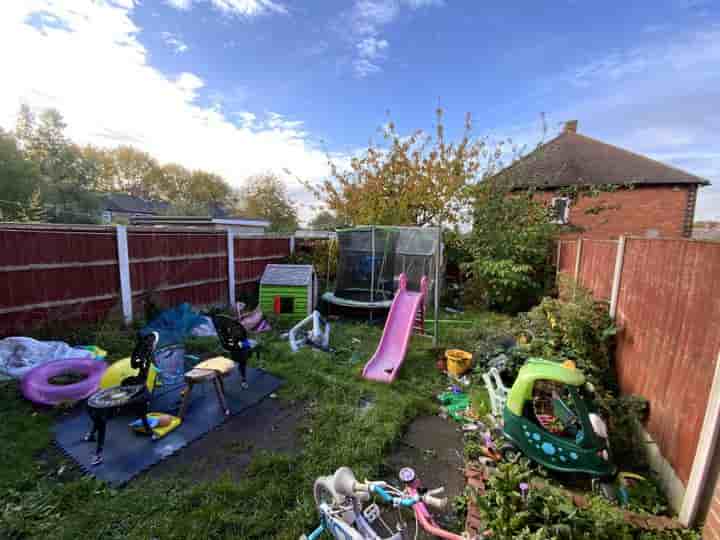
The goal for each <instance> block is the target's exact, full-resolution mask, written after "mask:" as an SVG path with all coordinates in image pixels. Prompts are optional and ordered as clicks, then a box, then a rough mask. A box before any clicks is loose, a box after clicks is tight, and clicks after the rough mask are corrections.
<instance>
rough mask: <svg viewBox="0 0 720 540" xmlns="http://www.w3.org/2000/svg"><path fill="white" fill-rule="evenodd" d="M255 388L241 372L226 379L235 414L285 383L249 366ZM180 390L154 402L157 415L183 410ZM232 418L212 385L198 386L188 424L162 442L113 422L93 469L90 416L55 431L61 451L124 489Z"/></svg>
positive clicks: (123, 418) (126, 421)
mask: <svg viewBox="0 0 720 540" xmlns="http://www.w3.org/2000/svg"><path fill="white" fill-rule="evenodd" d="M247 377H248V384H249V385H250V388H248V389H247V390H243V389H242V388H240V377H239V375H238V373H237V371H234V372H233V373H232V375H230V376H229V377H228V378H226V379H225V381H224V382H225V397H226V399H227V404H228V407H229V408H230V414H231V415H235V414H237V413H240V412H242V411H244V410H245V409H247V408H248V407H251V406H253V405H255V404H256V403H259V402H260V401H262V400H263V399H264V398H266V397H267V396H269V395H270V394H271V393H273V392H275V391H276V390H277V389H278V388H280V386H282V384H283V381H282V380H281V379H278V378H277V377H274V376H273V375H270V374H269V373H267V372H265V371H263V370H261V369H254V368H248V371H247ZM181 390H182V387H179V388H177V389H175V390H173V391H170V392H166V393H164V394H162V395H161V396H159V397H157V398H156V399H154V400H153V403H152V406H151V407H150V410H151V411H153V412H167V413H171V414H173V413H177V411H178V409H179V406H180V400H181V396H180V391H181ZM226 418H227V417H226V416H225V415H224V414H223V413H222V411H221V409H220V404H219V403H218V399H217V396H216V394H215V389H214V388H213V386H212V384H211V383H210V384H204V385H197V386H196V387H195V388H194V389H193V392H192V394H191V401H190V405H189V407H188V410H187V412H186V414H185V420H184V421H183V423H182V425H180V427H178V428H177V429H175V430H174V431H172V432H170V433H169V434H168V435H166V436H165V437H163V438H162V439H160V440H158V441H152V440H151V438H150V437H148V436H146V435H139V434H137V433H135V432H133V431H132V430H131V429H130V428H129V427H128V424H129V423H130V422H131V421H132V420H134V419H133V418H131V417H127V416H119V417H116V418H113V419H112V420H110V421H109V422H108V426H107V438H106V440H105V449H104V451H103V458H104V461H103V463H102V464H101V465H98V466H95V467H93V466H91V465H90V461H91V459H92V456H93V453H94V451H95V443H93V442H85V441H83V436H84V435H85V434H86V433H87V432H88V431H89V429H90V425H91V421H90V418H89V417H88V415H87V414H80V415H78V416H75V417H72V418H67V419H65V420H62V421H60V422H58V423H57V424H56V425H55V427H54V432H55V441H56V443H57V445H58V446H59V447H60V449H61V450H62V451H63V453H65V454H66V455H67V456H68V457H70V458H71V459H72V460H73V461H75V462H76V463H77V464H78V465H79V466H80V468H81V469H82V470H83V471H85V472H86V473H87V474H90V475H92V476H94V477H95V478H98V479H99V480H103V481H105V482H107V483H109V484H110V485H112V486H116V487H117V486H122V485H124V484H126V483H127V482H129V481H130V480H131V479H132V478H134V477H135V476H137V475H138V474H140V473H141V472H142V471H144V470H145V469H148V468H150V467H152V466H153V465H155V464H157V463H159V462H160V461H162V460H163V459H165V458H167V457H168V456H171V455H173V454H174V453H175V452H177V451H178V450H180V449H181V448H183V447H184V446H186V445H188V444H190V443H191V442H193V441H195V440H197V439H199V438H201V437H203V436H204V435H205V434H207V433H208V432H209V431H210V430H211V429H214V428H216V427H217V426H219V425H220V424H222V423H223V422H224V421H225V419H226Z"/></svg>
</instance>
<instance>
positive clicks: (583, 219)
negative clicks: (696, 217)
mask: <svg viewBox="0 0 720 540" xmlns="http://www.w3.org/2000/svg"><path fill="white" fill-rule="evenodd" d="M694 188H695V186H672V187H670V186H668V187H664V186H649V187H636V188H635V189H621V190H618V191H615V192H607V193H601V194H600V195H599V196H598V197H580V199H579V200H578V201H577V203H576V204H573V205H572V206H571V207H570V215H569V221H570V224H571V225H575V226H578V227H582V228H583V229H585V230H584V232H583V233H582V236H584V237H596V238H605V239H607V238H618V237H619V236H620V235H622V234H625V235H635V236H648V237H655V236H660V237H664V238H680V237H683V236H689V230H688V222H690V223H692V216H690V219H689V220H688V217H687V216H688V207H689V205H691V206H692V209H691V210H690V212H694V197H693V195H694ZM556 196H557V194H555V193H553V192H543V193H540V194H538V195H537V197H539V198H540V199H542V200H545V201H548V202H549V201H550V199H552V198H553V197H556ZM600 207H602V208H605V209H604V210H602V211H601V212H599V213H597V214H593V213H588V212H587V210H589V209H593V208H600Z"/></svg>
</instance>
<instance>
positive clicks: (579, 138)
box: [496, 121, 710, 238]
mask: <svg viewBox="0 0 720 540" xmlns="http://www.w3.org/2000/svg"><path fill="white" fill-rule="evenodd" d="M577 125H578V123H577V121H570V122H566V124H565V128H564V129H563V131H562V133H560V135H558V136H557V137H555V138H554V139H552V140H551V141H548V142H547V143H545V144H543V145H541V146H540V147H538V148H537V149H536V150H535V151H533V152H531V153H530V154H528V155H527V156H525V157H523V158H522V159H519V160H518V161H516V162H515V163H513V164H512V165H511V166H510V167H508V168H506V169H504V170H503V171H501V172H500V173H498V175H496V178H498V179H500V180H501V181H503V182H508V183H510V184H511V185H512V186H513V188H514V189H518V190H520V189H527V188H534V189H536V190H537V193H536V195H535V196H536V197H538V198H540V199H542V200H544V201H547V202H548V204H549V205H551V206H552V207H553V210H554V214H555V215H556V216H557V221H558V222H559V223H561V224H563V225H564V226H566V227H564V229H565V232H566V233H567V235H577V234H582V235H583V236H589V237H593V236H594V237H601V238H617V237H619V236H620V235H622V234H627V235H635V236H645V237H650V238H652V237H669V238H673V237H676V238H677V237H690V236H691V235H692V227H693V221H694V216H695V201H696V199H697V190H698V187H700V186H706V185H709V184H710V182H708V181H707V180H705V179H704V178H700V177H699V176H695V175H693V174H690V173H687V172H685V171H682V170H680V169H676V168H674V167H671V166H669V165H665V164H664V163H660V162H658V161H655V160H652V159H650V158H647V157H644V156H641V155H639V154H635V153H633V152H630V151H628V150H624V149H622V148H618V147H617V146H612V145H610V144H607V143H604V142H601V141H598V140H595V139H592V138H590V137H586V136H585V135H581V134H579V133H578V132H577ZM573 186H578V187H579V186H587V187H593V186H594V187H597V188H598V190H597V192H596V193H597V196H592V197H590V196H587V195H584V196H580V197H577V199H576V201H575V202H573V201H572V200H571V199H572V197H569V196H568V195H570V193H568V192H569V191H571V188H572V187H573ZM569 188H570V189H569Z"/></svg>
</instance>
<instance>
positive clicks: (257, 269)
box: [234, 237, 290, 296]
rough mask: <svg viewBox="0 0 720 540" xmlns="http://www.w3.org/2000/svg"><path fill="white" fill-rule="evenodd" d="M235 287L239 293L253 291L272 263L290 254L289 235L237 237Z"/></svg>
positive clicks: (280, 260)
mask: <svg viewBox="0 0 720 540" xmlns="http://www.w3.org/2000/svg"><path fill="white" fill-rule="evenodd" d="M234 247H235V288H236V291H237V294H238V295H240V296H242V295H243V294H244V293H248V292H251V291H252V290H253V289H254V288H255V287H256V286H257V282H258V281H259V280H260V278H261V277H262V274H263V272H264V271H265V266H267V265H268V264H270V263H279V262H282V260H283V259H284V258H285V257H287V256H288V255H290V238H289V237H265V238H262V237H235V246H234Z"/></svg>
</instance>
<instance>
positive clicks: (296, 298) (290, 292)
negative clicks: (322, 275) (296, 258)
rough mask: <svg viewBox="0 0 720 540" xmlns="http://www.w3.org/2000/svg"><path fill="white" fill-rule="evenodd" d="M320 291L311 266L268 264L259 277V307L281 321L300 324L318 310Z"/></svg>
mask: <svg viewBox="0 0 720 540" xmlns="http://www.w3.org/2000/svg"><path fill="white" fill-rule="evenodd" d="M317 288H318V283H317V275H316V274H315V269H314V268H313V266H312V265H310V264H268V265H267V266H266V267H265V272H263V275H262V278H260V308H261V309H262V310H263V313H274V314H275V316H277V317H278V318H279V320H280V321H281V322H294V321H299V320H301V319H304V318H305V317H307V316H308V315H310V314H311V313H312V312H313V310H314V309H315V301H316V298H317Z"/></svg>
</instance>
